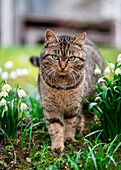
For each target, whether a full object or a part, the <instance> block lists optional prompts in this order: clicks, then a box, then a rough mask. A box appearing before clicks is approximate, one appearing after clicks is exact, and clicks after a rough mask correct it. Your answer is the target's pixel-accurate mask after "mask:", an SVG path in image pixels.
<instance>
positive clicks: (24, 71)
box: [22, 68, 29, 76]
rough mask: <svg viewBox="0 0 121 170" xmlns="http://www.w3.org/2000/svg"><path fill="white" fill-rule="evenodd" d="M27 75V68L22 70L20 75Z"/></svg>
mask: <svg viewBox="0 0 121 170" xmlns="http://www.w3.org/2000/svg"><path fill="white" fill-rule="evenodd" d="M28 74H29V71H28V69H27V68H24V69H22V75H25V76H26V75H28Z"/></svg>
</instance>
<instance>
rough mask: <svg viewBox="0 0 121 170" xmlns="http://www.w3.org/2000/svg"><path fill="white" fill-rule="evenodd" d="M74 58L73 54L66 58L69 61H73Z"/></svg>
mask: <svg viewBox="0 0 121 170" xmlns="http://www.w3.org/2000/svg"><path fill="white" fill-rule="evenodd" d="M75 58H76V57H75V56H71V57H69V59H68V60H69V61H74V60H75Z"/></svg>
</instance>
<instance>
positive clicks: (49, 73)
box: [45, 70, 55, 81]
mask: <svg viewBox="0 0 121 170" xmlns="http://www.w3.org/2000/svg"><path fill="white" fill-rule="evenodd" d="M54 71H55V70H52V71H51V72H49V73H48V74H47V76H46V78H45V81H46V80H47V79H48V77H49V75H50V74H51V73H52V72H54Z"/></svg>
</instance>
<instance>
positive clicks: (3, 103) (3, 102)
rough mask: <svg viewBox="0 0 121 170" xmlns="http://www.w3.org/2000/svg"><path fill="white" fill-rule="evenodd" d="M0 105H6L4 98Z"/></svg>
mask: <svg viewBox="0 0 121 170" xmlns="http://www.w3.org/2000/svg"><path fill="white" fill-rule="evenodd" d="M0 105H3V106H5V105H6V100H5V99H4V98H2V100H1V101H0Z"/></svg>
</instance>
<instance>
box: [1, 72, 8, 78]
mask: <svg viewBox="0 0 121 170" xmlns="http://www.w3.org/2000/svg"><path fill="white" fill-rule="evenodd" d="M1 77H2V79H4V80H7V79H8V77H9V75H8V72H6V71H5V72H3V73H2V74H1Z"/></svg>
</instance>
